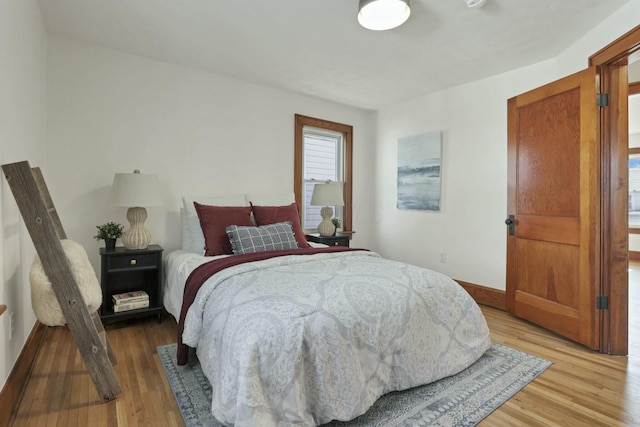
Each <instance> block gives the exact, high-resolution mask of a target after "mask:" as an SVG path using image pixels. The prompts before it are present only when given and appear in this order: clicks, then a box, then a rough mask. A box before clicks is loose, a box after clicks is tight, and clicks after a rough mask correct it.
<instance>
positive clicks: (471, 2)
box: [465, 0, 487, 9]
mask: <svg viewBox="0 0 640 427" xmlns="http://www.w3.org/2000/svg"><path fill="white" fill-rule="evenodd" d="M486 2H487V0H465V3H467V6H469V7H470V8H472V9H473V8H475V7H482V6H484V4H485V3H486Z"/></svg>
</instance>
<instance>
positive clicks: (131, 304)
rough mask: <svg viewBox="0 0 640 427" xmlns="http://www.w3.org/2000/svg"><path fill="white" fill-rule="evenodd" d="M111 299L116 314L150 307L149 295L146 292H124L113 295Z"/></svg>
mask: <svg viewBox="0 0 640 427" xmlns="http://www.w3.org/2000/svg"><path fill="white" fill-rule="evenodd" d="M111 298H112V300H113V312H114V313H120V312H122V311H129V310H137V309H139V308H147V307H149V295H148V294H147V293H146V292H145V291H133V292H124V293H122V294H115V295H112V296H111Z"/></svg>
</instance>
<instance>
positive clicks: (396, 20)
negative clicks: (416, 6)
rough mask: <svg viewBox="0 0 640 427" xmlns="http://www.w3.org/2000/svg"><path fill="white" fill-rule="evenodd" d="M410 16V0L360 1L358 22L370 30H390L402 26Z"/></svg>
mask: <svg viewBox="0 0 640 427" xmlns="http://www.w3.org/2000/svg"><path fill="white" fill-rule="evenodd" d="M409 15H411V8H410V7H409V0H360V11H359V12H358V22H359V23H360V25H362V26H363V27H365V28H367V29H369V30H375V31H382V30H390V29H392V28H395V27H398V26H400V25H402V24H403V23H404V22H405V21H406V20H407V19H409Z"/></svg>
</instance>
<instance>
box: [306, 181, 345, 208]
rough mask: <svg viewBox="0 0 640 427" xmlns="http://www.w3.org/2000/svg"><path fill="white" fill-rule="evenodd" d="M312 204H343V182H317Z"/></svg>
mask: <svg viewBox="0 0 640 427" xmlns="http://www.w3.org/2000/svg"><path fill="white" fill-rule="evenodd" d="M311 205H312V206H343V205H344V199H343V198H342V184H341V183H339V182H328V183H326V184H316V185H315V186H314V187H313V195H312V196H311Z"/></svg>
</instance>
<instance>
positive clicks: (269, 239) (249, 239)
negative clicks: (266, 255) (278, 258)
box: [227, 221, 298, 254]
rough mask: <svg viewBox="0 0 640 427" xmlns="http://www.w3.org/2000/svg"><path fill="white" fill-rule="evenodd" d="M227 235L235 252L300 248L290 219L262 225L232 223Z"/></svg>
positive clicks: (248, 252)
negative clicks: (248, 225)
mask: <svg viewBox="0 0 640 427" xmlns="http://www.w3.org/2000/svg"><path fill="white" fill-rule="evenodd" d="M227 236H229V241H230V242H231V249H232V250H233V253H234V254H250V253H254V252H266V251H279V250H285V249H298V242H296V238H295V236H294V235H293V229H292V227H291V222H290V221H287V222H279V223H276V224H269V225H262V226H260V227H246V226H238V225H230V226H228V227H227Z"/></svg>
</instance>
